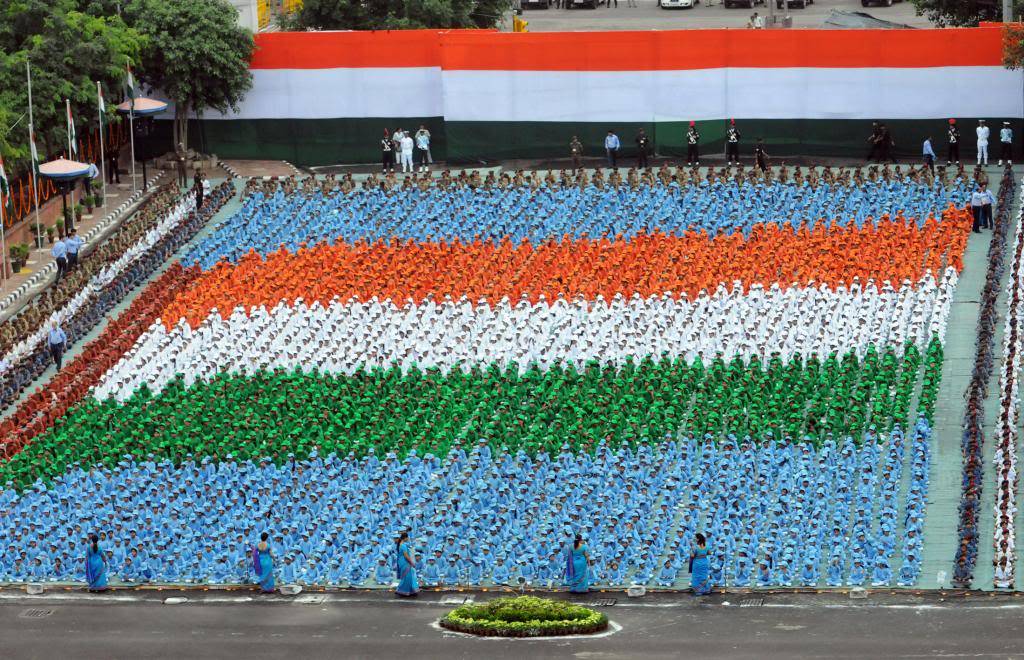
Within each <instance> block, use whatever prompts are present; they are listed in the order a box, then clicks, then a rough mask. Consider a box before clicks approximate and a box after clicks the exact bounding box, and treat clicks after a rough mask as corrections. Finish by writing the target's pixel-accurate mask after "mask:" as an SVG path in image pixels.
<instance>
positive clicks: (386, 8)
mask: <svg viewBox="0 0 1024 660" xmlns="http://www.w3.org/2000/svg"><path fill="white" fill-rule="evenodd" d="M511 4H512V3H511V2H510V0H418V1H417V2H410V1H409V0H372V1H370V0H304V2H303V4H302V7H301V8H300V9H298V10H297V11H295V12H294V13H293V14H291V15H290V16H284V17H282V18H281V21H280V22H281V23H282V25H283V26H284V27H285V28H287V29H291V30H415V29H422V28H432V29H448V28H493V27H494V26H496V25H497V24H498V21H499V20H501V17H502V14H503V13H504V12H506V11H508V9H509V7H510V6H511Z"/></svg>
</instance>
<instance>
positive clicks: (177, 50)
mask: <svg viewBox="0 0 1024 660" xmlns="http://www.w3.org/2000/svg"><path fill="white" fill-rule="evenodd" d="M124 11H125V14H126V15H127V17H128V21H129V23H130V24H131V25H132V26H133V27H135V29H137V30H138V31H139V32H140V33H141V34H143V35H145V36H146V37H147V42H146V46H145V48H144V49H143V51H142V61H141V66H140V67H139V69H138V71H139V77H140V79H142V80H144V81H145V82H146V83H147V84H148V85H150V86H151V87H154V88H156V89H160V90H162V91H163V92H164V93H165V94H167V96H168V97H169V98H170V99H171V100H173V101H174V104H175V108H174V143H175V144H181V145H182V146H184V147H185V148H186V149H187V148H188V117H189V113H190V112H192V111H195V112H196V113H197V114H198V113H200V112H202V111H203V110H206V109H213V110H217V111H219V112H228V111H229V110H238V104H239V103H240V102H241V100H242V99H243V98H244V97H245V93H246V92H247V91H249V89H250V88H251V87H252V74H251V73H250V72H249V60H250V59H251V57H252V52H253V48H254V43H253V37H252V33H251V32H249V31H248V30H246V29H245V28H242V27H240V26H239V25H238V14H237V12H236V11H235V8H234V7H232V6H231V5H230V4H229V3H228V2H227V0H132V2H131V4H129V5H128V6H127V8H126V9H125V10H124Z"/></svg>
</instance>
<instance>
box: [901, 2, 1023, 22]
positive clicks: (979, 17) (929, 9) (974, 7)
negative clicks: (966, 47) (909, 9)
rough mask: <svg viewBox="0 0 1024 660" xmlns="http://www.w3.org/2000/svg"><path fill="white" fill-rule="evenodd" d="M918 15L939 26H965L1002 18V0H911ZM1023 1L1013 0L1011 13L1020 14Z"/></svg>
mask: <svg viewBox="0 0 1024 660" xmlns="http://www.w3.org/2000/svg"><path fill="white" fill-rule="evenodd" d="M911 2H913V3H914V8H915V9H917V13H918V15H919V16H924V17H926V18H927V19H928V20H930V21H932V22H933V23H935V24H936V25H938V26H940V27H967V26H973V25H977V24H978V23H979V22H981V21H1001V20H1003V3H1002V0H911ZM1022 11H1024V2H1022V1H1021V0H1014V3H1013V14H1014V16H1020V14H1021V12H1022Z"/></svg>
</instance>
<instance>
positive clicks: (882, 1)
mask: <svg viewBox="0 0 1024 660" xmlns="http://www.w3.org/2000/svg"><path fill="white" fill-rule="evenodd" d="M894 2H903V0H860V6H861V7H870V6H871V5H875V6H876V7H892V4H893V3H894Z"/></svg>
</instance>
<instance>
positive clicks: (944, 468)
mask: <svg viewBox="0 0 1024 660" xmlns="http://www.w3.org/2000/svg"><path fill="white" fill-rule="evenodd" d="M1014 169H1015V171H1016V176H1017V177H1018V178H1019V177H1020V176H1021V174H1022V173H1024V167H1016V168H1014ZM989 176H990V178H991V181H992V182H993V183H994V184H995V185H994V186H993V190H994V192H995V193H996V194H998V182H999V177H998V168H990V171H989ZM1016 210H1017V197H1016V196H1015V197H1014V209H1013V211H1012V213H1013V214H1016ZM1011 217H1015V215H1013V216H1011ZM991 236H992V235H991V233H990V232H987V231H983V232H982V233H981V234H971V238H970V240H969V241H968V244H967V251H966V254H965V255H964V270H963V272H962V273H961V275H960V282H959V284H958V286H957V289H956V293H955V295H954V298H953V305H952V308H951V310H950V318H949V326H948V328H947V330H946V343H945V361H944V363H943V365H942V382H941V384H940V386H939V394H938V398H937V401H936V409H935V441H934V443H933V447H932V467H931V483H930V487H929V493H928V510H927V514H926V520H925V529H924V557H923V561H922V570H921V579H920V581H919V586H921V587H933V586H945V587H948V586H950V579H951V578H952V569H953V558H954V555H955V553H956V546H957V527H958V522H959V509H958V508H959V505H960V495H961V492H962V488H961V480H962V474H963V472H962V470H963V456H962V453H961V448H960V443H961V438H962V435H963V419H964V412H965V398H964V397H965V394H966V392H967V385H968V383H969V381H970V378H971V373H972V371H973V369H974V358H975V352H976V340H977V330H978V314H979V311H980V298H981V290H982V287H983V286H984V284H985V273H986V272H987V269H988V249H989V243H990V241H991ZM1011 240H1012V233H1011ZM1007 250H1009V246H1007ZM1006 266H1007V268H1006V269H1004V273H1003V277H1002V279H1001V281H1000V296H999V298H998V299H997V301H996V313H997V314H998V315H999V321H998V322H997V324H996V334H995V345H994V351H995V356H996V364H995V366H994V367H993V373H992V377H991V381H990V383H989V388H988V397H987V398H986V401H985V429H984V432H985V445H984V455H985V473H984V479H985V481H984V486H983V488H984V490H983V495H982V507H981V514H980V520H979V534H980V535H981V538H980V542H979V554H978V563H977V567H976V570H975V580H974V585H973V586H974V587H975V588H977V589H991V588H992V543H991V539H992V531H993V527H992V507H993V502H994V500H993V497H994V493H993V488H992V485H991V481H990V477H991V476H992V475H991V470H990V465H991V458H992V455H993V453H994V451H995V450H994V443H993V442H992V431H993V428H994V422H995V419H996V415H997V414H998V400H997V396H996V394H997V390H998V379H999V368H1000V363H1001V357H1002V341H1003V322H1004V320H1005V318H1006V295H1005V287H1006V279H1007V273H1006V272H1005V271H1008V269H1009V268H1008V267H1009V263H1007V264H1006ZM940 573H943V574H944V575H945V579H944V580H938V579H937V576H938V575H939V574H940Z"/></svg>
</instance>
